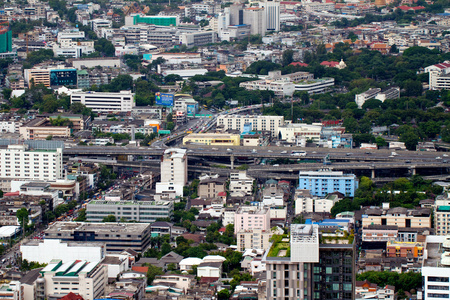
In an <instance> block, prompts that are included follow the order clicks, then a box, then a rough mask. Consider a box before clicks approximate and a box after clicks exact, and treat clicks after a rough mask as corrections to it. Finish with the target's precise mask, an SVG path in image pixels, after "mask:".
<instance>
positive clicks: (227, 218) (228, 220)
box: [222, 207, 237, 227]
mask: <svg viewBox="0 0 450 300" xmlns="http://www.w3.org/2000/svg"><path fill="white" fill-rule="evenodd" d="M236 210H237V208H236V207H226V208H225V210H224V212H223V218H222V225H223V226H224V227H226V226H227V225H228V224H234V215H235V214H236Z"/></svg>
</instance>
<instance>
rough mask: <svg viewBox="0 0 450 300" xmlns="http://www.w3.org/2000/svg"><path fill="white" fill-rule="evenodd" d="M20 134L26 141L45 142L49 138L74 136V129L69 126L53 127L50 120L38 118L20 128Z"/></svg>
mask: <svg viewBox="0 0 450 300" xmlns="http://www.w3.org/2000/svg"><path fill="white" fill-rule="evenodd" d="M19 133H20V136H21V137H22V138H23V139H26V140H45V139H47V138H48V137H49V136H51V137H55V138H68V137H70V136H71V134H72V128H70V127H69V126H51V123H50V122H49V120H48V119H46V118H36V119H33V120H30V121H29V122H27V123H25V124H23V125H22V126H20V128H19Z"/></svg>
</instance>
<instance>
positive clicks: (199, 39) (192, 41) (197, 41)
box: [180, 31, 217, 48]
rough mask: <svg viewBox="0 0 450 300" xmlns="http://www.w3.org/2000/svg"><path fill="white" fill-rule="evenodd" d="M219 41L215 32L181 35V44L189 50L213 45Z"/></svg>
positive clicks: (185, 33)
mask: <svg viewBox="0 0 450 300" xmlns="http://www.w3.org/2000/svg"><path fill="white" fill-rule="evenodd" d="M216 41H217V33H216V32H214V31H197V32H183V33H182V34H181V35H180V44H183V45H186V46H187V47H188V48H192V47H194V46H202V45H207V44H213V43H215V42H216Z"/></svg>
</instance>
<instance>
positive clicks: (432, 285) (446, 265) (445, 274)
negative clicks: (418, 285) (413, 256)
mask: <svg viewBox="0 0 450 300" xmlns="http://www.w3.org/2000/svg"><path fill="white" fill-rule="evenodd" d="M422 282H423V296H424V297H423V299H448V297H449V290H450V238H449V237H448V236H428V237H427V239H426V242H425V251H424V256H423V261H422Z"/></svg>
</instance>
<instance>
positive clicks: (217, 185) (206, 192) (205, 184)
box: [197, 177, 226, 199]
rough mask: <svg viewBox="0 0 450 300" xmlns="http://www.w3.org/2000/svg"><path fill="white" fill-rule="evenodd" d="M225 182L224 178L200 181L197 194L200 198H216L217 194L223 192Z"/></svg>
mask: <svg viewBox="0 0 450 300" xmlns="http://www.w3.org/2000/svg"><path fill="white" fill-rule="evenodd" d="M225 182H226V178H225V177H217V178H214V177H210V178H205V179H203V180H200V183H199V184H198V192H197V194H198V196H199V197H200V198H208V199H209V198H216V197H218V195H219V193H222V192H225Z"/></svg>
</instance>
